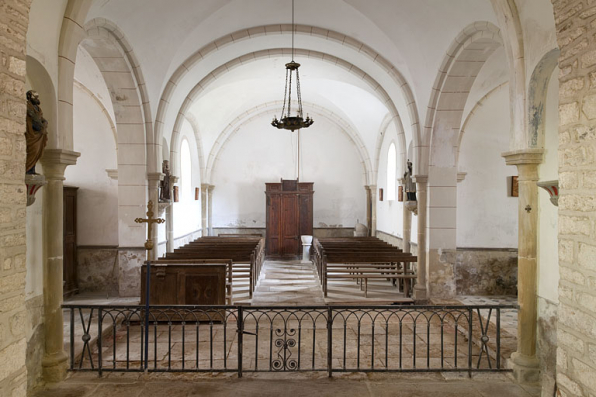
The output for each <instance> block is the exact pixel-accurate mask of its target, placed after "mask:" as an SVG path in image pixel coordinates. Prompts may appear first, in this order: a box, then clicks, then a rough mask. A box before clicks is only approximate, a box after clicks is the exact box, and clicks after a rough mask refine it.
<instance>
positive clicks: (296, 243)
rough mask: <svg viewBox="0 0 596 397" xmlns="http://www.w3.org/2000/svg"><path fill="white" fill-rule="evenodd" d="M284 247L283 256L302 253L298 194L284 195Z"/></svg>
mask: <svg viewBox="0 0 596 397" xmlns="http://www.w3.org/2000/svg"><path fill="white" fill-rule="evenodd" d="M281 213H282V217H283V218H282V225H281V229H282V237H281V238H282V241H281V244H282V248H281V254H282V255H283V256H293V255H298V254H299V253H300V218H299V217H300V212H299V207H298V195H297V194H296V195H294V194H291V195H284V196H282V211H281Z"/></svg>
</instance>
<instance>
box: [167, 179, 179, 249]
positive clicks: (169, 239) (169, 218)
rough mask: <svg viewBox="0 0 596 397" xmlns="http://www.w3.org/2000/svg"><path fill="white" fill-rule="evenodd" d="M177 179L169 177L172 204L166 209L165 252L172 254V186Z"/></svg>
mask: <svg viewBox="0 0 596 397" xmlns="http://www.w3.org/2000/svg"><path fill="white" fill-rule="evenodd" d="M176 182H178V177H177V176H174V175H170V190H171V191H170V198H171V200H172V203H171V204H170V205H169V206H168V208H166V252H174V192H173V191H174V184H175V183H176Z"/></svg>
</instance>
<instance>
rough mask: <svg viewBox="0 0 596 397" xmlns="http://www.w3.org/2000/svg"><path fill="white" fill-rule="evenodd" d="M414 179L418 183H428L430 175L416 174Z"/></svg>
mask: <svg viewBox="0 0 596 397" xmlns="http://www.w3.org/2000/svg"><path fill="white" fill-rule="evenodd" d="M412 180H413V181H414V182H416V183H426V182H428V175H414V177H413V178H412Z"/></svg>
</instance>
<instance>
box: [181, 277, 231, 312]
mask: <svg viewBox="0 0 596 397" xmlns="http://www.w3.org/2000/svg"><path fill="white" fill-rule="evenodd" d="M218 281H219V277H218V276H217V275H202V276H197V275H191V274H187V275H186V277H185V280H184V282H185V285H184V290H185V297H184V304H185V305H217V304H220V303H219V302H220V296H219V294H220V292H222V291H221V290H218V288H217V287H218V285H219V283H218Z"/></svg>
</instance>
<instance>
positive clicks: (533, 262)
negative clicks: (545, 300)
mask: <svg viewBox="0 0 596 397" xmlns="http://www.w3.org/2000/svg"><path fill="white" fill-rule="evenodd" d="M542 153H543V150H542V149H530V150H524V151H522V150H520V151H514V152H508V153H504V154H503V157H505V160H506V162H507V165H516V166H517V171H518V182H519V198H518V200H519V201H518V260H517V291H518V296H517V302H518V305H519V310H518V314H517V319H518V326H517V351H516V352H515V353H513V354H512V355H511V360H512V363H513V373H514V376H515V377H516V379H517V380H518V381H520V382H533V381H537V380H538V377H539V363H538V360H537V358H536V321H537V318H538V295H537V291H538V279H537V275H538V272H537V259H536V256H537V255H536V254H537V252H536V251H537V246H538V233H537V231H538V186H537V185H536V182H537V181H538V166H539V164H540V163H541V162H542Z"/></svg>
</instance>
